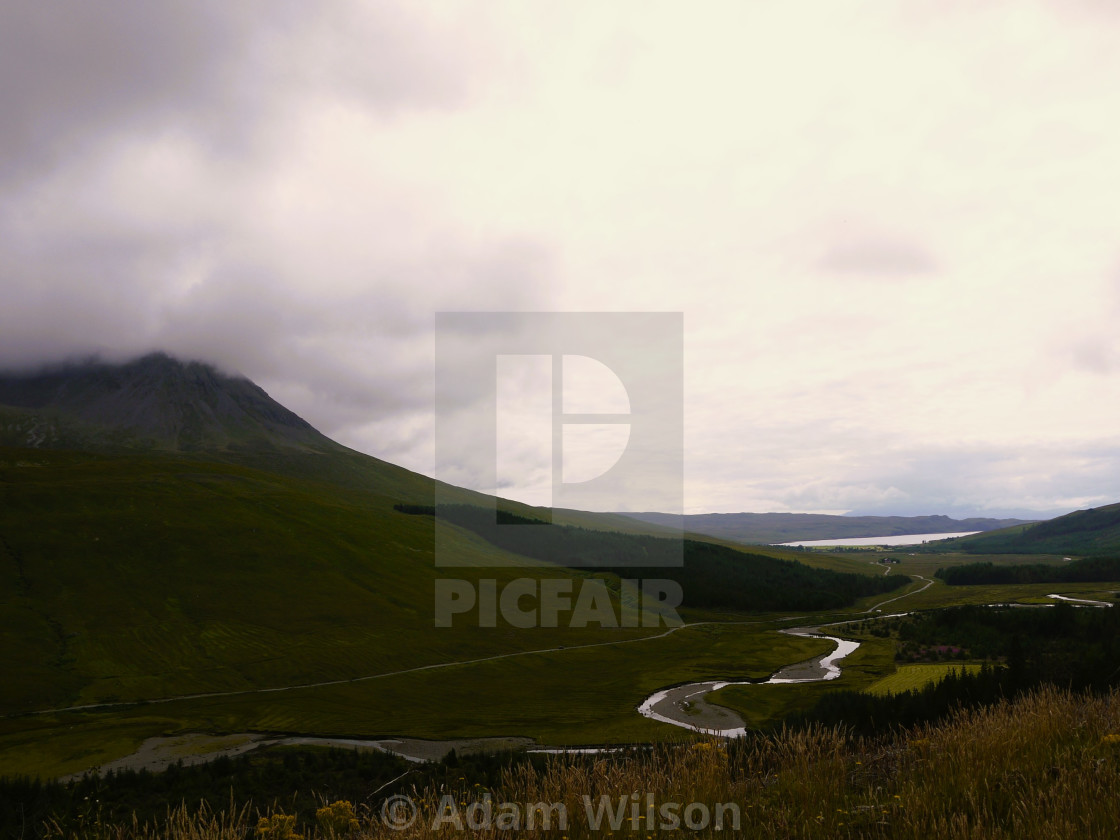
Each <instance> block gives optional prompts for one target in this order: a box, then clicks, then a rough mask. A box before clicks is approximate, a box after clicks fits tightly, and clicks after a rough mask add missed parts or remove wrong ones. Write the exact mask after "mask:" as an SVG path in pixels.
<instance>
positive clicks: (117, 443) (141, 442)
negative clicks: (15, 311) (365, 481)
mask: <svg viewBox="0 0 1120 840" xmlns="http://www.w3.org/2000/svg"><path fill="white" fill-rule="evenodd" d="M0 443H5V444H8V445H15V446H47V447H59V448H86V447H94V448H98V449H101V448H106V447H108V448H117V447H127V448H134V447H145V448H157V449H170V450H180V451H194V450H214V449H218V450H222V449H276V448H282V449H292V448H295V449H312V450H321V449H328V448H335V447H336V446H337V444H334V443H333V442H332V441H330V440H329V439H328V438H326V437H324V436H323V435H321V434H320V433H319V432H318V431H316V430H315V429H314V428H313V427H312V426H311V424H310V423H308V422H307V421H305V420H303V419H302V418H300V417H298V416H297V415H296V414H294V413H293V412H291V411H289V410H288V409H286V408H284V406H282V405H280V404H279V403H278V402H276V401H275V400H273V399H272V398H271V397H269V396H268V394H267V393H265V391H264V390H263V389H262V388H260V387H259V386H258V385H256V384H254V383H253V382H251V381H250V380H248V379H246V378H244V377H242V376H231V375H229V374H225V373H222V372H221V371H219V370H218V369H217V368H215V367H213V366H212V365H209V364H206V363H204V362H198V361H181V360H179V359H176V358H174V357H172V356H169V355H168V354H166V353H162V352H157V353H149V354H148V355H145V356H141V357H140V358H137V359H133V360H132V361H128V362H124V363H122V364H114V363H110V362H104V361H100V360H96V359H94V360H88V361H83V362H69V363H66V364H61V365H53V366H50V367H45V368H41V369H39V370H37V371H33V372H23V373H0Z"/></svg>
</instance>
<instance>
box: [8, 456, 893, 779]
mask: <svg viewBox="0 0 1120 840" xmlns="http://www.w3.org/2000/svg"><path fill="white" fill-rule="evenodd" d="M208 457H212V456H208ZM223 457H225V458H226V461H225V462H224V463H218V462H214V461H212V460H203V459H202V458H201V457H196V456H190V455H183V454H174V453H165V454H152V453H148V454H144V455H140V454H116V455H112V456H109V455H93V454H83V453H75V452H66V451H59V450H25V449H19V450H16V449H8V450H0V540H2V541H0V628H2V629H3V632H4V637H5V644H4V646H3V648H2V649H0V671H2V672H3V673H4V674H5V676H6V679H5V680H4V684H3V690H2V691H0V713H5V714H12V713H16V714H18V713H25V712H28V711H34V710H42V709H52V708H59V707H68V706H71V705H78V704H86V703H99V702H106V701H136V700H141V701H142V700H153V699H160V698H166V697H170V696H174V695H178V694H186V693H189V694H194V693H205V692H215V691H235V692H251V691H254V690H259V689H261V688H265V687H274V686H283V685H289V684H292V683H303V682H315V681H320V680H332V679H351V678H358V677H364V676H369V675H375V674H384V673H387V672H392V671H396V670H400V669H407V668H412V667H415V666H419V665H426V664H434V663H443V662H456V661H462V660H466V659H472V658H475V657H483V656H489V655H494V654H500V653H507V652H516V651H524V650H539V649H542V648H552V647H559V646H564V647H566V648H567V649H566V650H564V651H562V652H560V653H557V654H539V655H534V656H530V657H525V658H518V659H511V660H502V661H501V662H495V663H479V664H477V665H473V666H462V667H457V668H454V669H447V670H441V671H438V672H435V671H433V672H420V673H414V674H406V675H402V676H399V677H392V678H387V679H384V680H380V681H378V680H372V681H368V682H360V683H354V684H352V685H351V684H346V685H336V686H326V687H323V688H315V689H301V690H298V691H294V692H286V693H281V694H268V695H261V694H240V695H236V696H233V697H226V698H208V699H197V700H190V701H176V702H173V703H160V704H157V705H141V706H133V707H125V708H114V709H109V710H100V711H89V712H83V713H78V712H70V713H61V714H49V715H38V716H33V717H26V716H23V717H15V718H8V719H6V720H2V721H0V752H2V753H3V757H2V758H0V772H2V771H5V770H6V771H14V770H33V771H35V772H45V773H53V772H65V771H67V770H76V769H82V768H84V767H86V766H89V764H90V763H97V761H96V760H94V759H91V758H90V755H91V754H92V755H95V756H96V757H97V759H99V760H106V759H108V758H111V757H114V756H115V755H119V754H121V752H122V751H123V752H127V751H129V750H130V749H131V748H133V747H134V746H135V745H136V744H138V743H139V740H141V739H142V738H143V737H145V736H148V735H153V734H158V733H160V732H163V731H176V730H180V729H184V728H186V729H190V728H203V729H212V730H217V731H232V730H240V729H246V728H248V729H269V730H273V729H283V730H297V731H303V732H317V733H324V734H327V733H346V734H352V735H362V734H365V735H375V734H386V733H392V732H396V733H401V732H408V733H410V734H418V735H429V736H433V737H434V736H439V735H449V734H453V733H477V734H483V733H486V734H491V733H494V732H508V733H511V734H521V733H528V734H531V735H534V736H536V737H540V738H543V739H545V740H554V741H565V740H566V741H569V742H572V741H577V742H578V741H583V742H586V741H594V740H618V739H622V740H626V739H634V738H640V737H656V736H657V735H659V734H660V735H662V736H667V737H673V736H674V735H675V734H676V733H675V731H674V730H673V729H672V728H671V727H666V726H664V725H661V724H655V723H651V722H649V721H646V720H645V719H643V718H640V717H639V716H637V715H636V714H634V711H633V709H634V706H635V705H636V704H637V703H638V702H639V701H640V700H641V699H642V698H643V697H644V695H645V694H646V693H648V692H649V691H652V690H654V689H656V688H658V687H661V686H663V685H665V684H668V683H671V682H676V681H682V680H688V679H693V678H699V677H710V676H725V675H734V674H736V673H747V672H750V673H752V674H756V675H761V674H765V673H769V672H771V671H772V670H774V669H776V668H778V667H780V666H781V665H783V664H786V663H787V662H788V661H789V660H790V659H791V658H794V659H796V658H802V657H804V656H808V655H810V654H811V653H814V652H815V651H816V647H819V643H814V642H811V641H806V640H790V639H787V638H786V637H775V636H774V634H771V633H768V632H765V630H766V629H767V627H768V626H769V625H767V626H762V625H758V626H755V625H748V626H738V627H733V628H727V629H726V630H725V631H724V632H723V633H722V634H721V635H720V639H719V640H718V643H717V642H716V641H713V639H714V638H715V637H713V636H712V632H711V631H701V630H700V629H697V630H689V631H682V632H681V633H679V634H675V635H674V636H672V637H668V638H666V639H662V640H655V641H650V642H640V643H638V644H640V645H645V646H646V647H644V648H639V647H638V646H637V645H627V646H625V647H622V648H598V649H591V650H585V651H581V650H577V649H574V648H576V646H578V645H581V644H587V643H594V642H603V641H618V640H623V639H629V638H638V637H641V636H645V635H649V634H650V632H651V631H648V630H641V629H599V628H595V627H593V628H589V629H586V630H575V629H570V628H565V627H561V628H558V629H554V630H549V629H544V628H541V629H536V630H533V631H530V632H524V631H522V632H515V631H511V630H508V629H501V628H497V629H480V628H477V627H470V626H469V625H467V626H459V625H457V626H456V628H455V629H454V631H442V630H438V629H436V628H434V627H433V626H432V619H431V607H430V604H431V599H432V591H433V581H434V579H435V578H436V577H437V576H439V575H440V572H439V570H438V569H436V568H435V566H434V563H433V557H432V527H433V524H432V521H431V520H430V519H428V518H426V517H414V516H406V515H403V514H400V513H397V512H395V511H393V509H392V506H393V504H394V503H395V502H397V501H401V500H405V501H408V500H430V499H431V482H430V480H428V479H425V478H423V477H422V476H417V475H415V474H413V473H410V472H408V471H407V470H403V469H400V468H397V467H393V466H391V465H385V464H381V465H380V466H379V467H376V468H371V464H372V465H374V466H376V465H377V464H379V463H380V462H374V461H373V459H369V458H366V457H365V456H360V455H358V454H357V453H344V454H343V455H342V456H338V457H323V456H322V455H316V454H314V453H306V452H288V453H282V454H277V453H273V454H272V455H271V456H267V457H268V459H269V460H270V461H271V463H272V465H273V467H274V470H277V471H264V470H262V469H257V468H256V467H254V466H246V465H245V463H244V462H248V463H250V464H252V463H259V464H261V465H263V464H264V462H265V460H266V456H265V455H263V454H262V455H260V456H254V455H251V454H248V455H247V454H244V453H242V454H240V455H237V456H234V455H227V456H223ZM236 460H240V461H242V462H243V463H241V464H238V463H234V461H236ZM463 493H464V498H466V499H469V500H474V499H475V498H477V494H470V493H467V492H466V491H463ZM510 506H511V507H513V508H515V509H518V508H524V506H516V505H510ZM614 519H615V518H614V517H603V518H600V517H596V516H592V515H589V516H588V518H587V521H586V524H587V525H589V526H592V527H600V528H610V527H611V526H612V525H613V524H614ZM441 527H442V526H441ZM629 527H631V528H632V529H634V530H643V529H645V526H641V525H640V524H637V523H630V525H629ZM645 530H648V529H645ZM451 536H452V538H453V539H454V540H457V548H458V550H459V551H461V552H464V553H468V554H470V553H473V554H474V555H475V556H477V557H478V558H479V560H480V562H485V563H501V562H503V561H509V562H512V563H516V564H517V565H518V566H524V565H525V559H524V558H516V557H512V556H510V557H505V556H503V554H502V552H501V551H500V550H498V549H496V548H495V547H494V546H492V545H489V544H487V543H484V542H482V541H481V540H479V539H478V538H477V537H475V536H474V535H471V534H469V533H466V532H458V531H452V532H451ZM789 554H791V553H789V552H775V555H776V556H783V555H785V556H788V555H789ZM843 565H844V566H845V568H846V570H851V571H861V572H864V571H865V572H867V573H870V574H873V573H874V570H873V569H870V567H867V568H861V567H860V566H855V565H852V566H850V567H849V565H848V564H846V563H845V564H843ZM468 571H469V570H468ZM524 573H525V572H524V570H523V569H519V568H511V569H506V570H503V569H500V568H496V569H486V570H484V571H483V572H482V573H475V575H474V576H478V575H479V574H482V575H484V576H487V577H496V578H498V579H499V581H504V580H508V579H510V578H513V577H518V576H522V575H524ZM456 574H457V575H459V574H462V573H461V572H456ZM549 574H550V576H552V575H557V576H572V577H580V576H583V575H584V573H583V572H579V571H572V570H565V569H557V568H554V567H553V568H551V569H550V572H549ZM462 576H464V577H470V576H472V575H471V574H462ZM686 617H688V616H686ZM703 617H704V616H703V615H702V614H697V615H693V616H691V618H692V619H696V618H703ZM732 618H735V617H734V616H732ZM761 618H764V617H761ZM775 639H778V640H780V643H778V644H775ZM752 669H753V670H752ZM588 674H595V675H596V680H595V682H593V683H592V682H588V680H587V675H588ZM465 698H469V702H465V703H464V702H462V700H463V699H465Z"/></svg>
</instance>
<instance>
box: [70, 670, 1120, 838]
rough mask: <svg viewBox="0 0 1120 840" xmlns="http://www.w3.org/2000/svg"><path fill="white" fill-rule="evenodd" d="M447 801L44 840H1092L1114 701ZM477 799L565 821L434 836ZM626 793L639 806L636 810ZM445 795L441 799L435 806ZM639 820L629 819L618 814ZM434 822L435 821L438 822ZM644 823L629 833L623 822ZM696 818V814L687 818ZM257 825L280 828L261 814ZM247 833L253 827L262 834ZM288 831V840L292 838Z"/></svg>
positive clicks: (840, 735)
mask: <svg viewBox="0 0 1120 840" xmlns="http://www.w3.org/2000/svg"><path fill="white" fill-rule="evenodd" d="M459 785H460V786H459V787H458V788H457V789H433V788H429V789H423V790H413V791H412V792H411V795H412V798H413V800H414V801H415V802H416V803H417V804H418V805H419V807H420V816H419V818H418V819H417V820H416V821H415V822H414V823H413V824H412V825H411V826H409V827H408V828H406V829H405V830H403V831H395V830H392V829H390V828H388V827H386V826H385V825H384V824H383V822H382V820H381V818H380V806H381V802H380V801H379V800H378V797H374V798H372V799H371V800H370V802H369V803H368V804H360V805H359V806H358V807H357V809H356V811H357V814H356V816H357V818H358V822H357V825H356V827H355V824H354V823H345V825H346V827H345V829H344V830H343V831H341V832H338V831H334V830H332V829H331V828H330V827H329V826H327V829H326V830H323V829H322V828H319V827H317V826H295V825H292V823H291V822H290V821H288V820H282V819H272V820H268V821H266V822H263V823H258V819H259V818H260V817H261V815H258V814H249V813H248V812H247V811H245V812H241V813H238V814H233V815H229V814H218V815H215V814H213V813H209V812H204V813H200V814H189V813H187V811H186V810H185V809H182V808H180V809H178V810H175V811H173V812H172V814H171V816H170V819H169V820H168V822H167V824H166V825H165V826H164V827H163V828H162V829H157V828H156V827H153V826H139V825H135V824H134V825H122V826H99V827H98V828H97V830H96V831H86V832H83V833H73V832H71V833H67V832H61V831H56V832H55V835H54V836H73V837H79V836H80V837H94V836H97V837H105V838H121V840H126V838H127V839H128V840H131V838H155V837H167V838H173V839H174V840H186V838H192V840H193V838H197V840H217V838H249V837H262V838H263V837H277V838H279V837H285V833H284V832H286V831H287V832H289V833H288V834H287V837H288V838H291V837H294V836H303V837H328V836H336V837H340V836H347V837H354V838H367V837H378V838H381V837H400V838H426V837H452V836H460V835H461V836H472V837H515V836H526V835H528V836H538V835H539V836H556V837H561V836H565V837H568V838H577V837H600V836H611V835H612V834H613V835H617V836H632V837H655V836H673V835H675V834H682V835H689V836H698V837H713V836H718V837H726V836H730V835H732V834H734V833H736V832H735V831H734V828H733V826H732V823H731V817H730V816H729V814H728V813H727V812H725V822H724V827H723V829H722V830H718V829H717V828H716V827H715V825H714V820H713V821H711V823H710V824H709V826H708V827H707V828H705V829H702V830H699V831H693V830H690V829H688V828H687V827H685V825H684V824H683V814H684V813H685V811H684V808H683V806H684V805H687V804H688V803H693V802H697V803H703V804H704V805H705V806H706V807H707V808H708V809H709V810H710V812H712V813H714V809H715V807H716V805H717V803H735V804H736V805H737V806H738V812H739V815H740V817H739V819H740V822H739V832H740V833H742V834H743V835H744V836H748V837H752V838H753V837H763V838H810V837H812V838H817V837H883V838H921V840H932V838H985V840H987V839H988V838H1016V839H1017V840H1018V838H1055V840H1058V839H1059V838H1060V840H1067V838H1071V837H1080V838H1095V837H1115V836H1117V835H1118V830H1120V693H1118V692H1113V693H1111V694H1108V695H1098V696H1078V695H1072V694H1070V693H1068V692H1064V691H1060V690H1057V689H1053V688H1044V689H1040V690H1038V691H1036V692H1034V693H1032V694H1029V695H1026V696H1024V697H1022V698H1020V699H1018V700H1016V701H1014V702H1012V703H1007V702H1005V703H1001V704H998V705H996V706H992V707H989V708H985V709H979V710H973V711H963V712H959V713H957V714H956V715H954V716H953V717H952V718H951V719H949V720H948V721H946V722H943V723H940V724H934V725H927V726H922V727H918V728H916V729H914V730H911V731H909V732H906V733H899V734H896V735H893V736H887V737H883V738H874V739H872V738H854V737H851V736H850V735H848V734H846V733H845V732H844V731H842V730H839V729H826V728H822V727H815V728H809V729H806V730H803V731H790V730H785V731H782V732H779V733H776V734H773V735H769V736H760V737H758V738H753V739H745V740H744V741H742V742H737V743H731V744H724V743H720V742H717V741H702V742H698V743H696V744H693V745H691V746H687V747H676V748H659V749H655V750H650V751H647V752H637V753H634V754H630V755H626V756H614V757H610V756H601V757H600V756H594V757H590V758H585V759H572V758H563V757H558V758H557V759H556V760H555V761H551V762H549V763H547V764H546V765H543V766H542V767H540V768H534V767H533V766H532V765H530V764H527V763H523V764H515V765H513V766H512V767H511V768H510V769H509V770H508V771H507V772H506V773H505V775H504V776H503V778H502V780H501V782H500V783H499V784H498V785H496V786H495V787H494V788H493V789H491V790H489V791H484V790H483V789H482V788H480V787H478V786H476V785H472V784H471V782H470V781H469V780H467V779H463V780H461V782H460V783H459ZM487 792H488V793H489V794H490V795H491V797H492V800H493V802H494V803H495V813H497V804H498V803H503V802H515V803H521V805H522V806H524V805H525V804H526V803H535V802H545V803H554V802H556V803H560V802H562V803H564V805H565V807H566V810H567V813H568V822H567V827H566V828H564V829H559V828H557V822H556V820H555V816H554V817H553V820H552V830H550V831H541V830H540V828H539V825H540V821H539V820H538V822H537V825H538V828H537V829H535V830H531V831H530V830H526V828H525V825H526V820H525V818H524V816H523V817H522V828H521V830H520V831H503V830H499V829H498V828H497V827H496V826H493V827H490V828H488V829H482V830H477V831H475V830H470V829H467V830H465V831H462V832H460V831H458V830H456V829H455V828H454V827H453V825H452V824H451V823H452V821H449V820H444V825H443V826H442V827H440V828H436V829H433V827H432V821H433V820H434V819H435V818H436V817H437V816H438V815H439V814H440V810H439V809H440V805H441V802H442V803H443V804H444V805H446V804H447V803H448V802H453V803H454V804H455V806H456V807H457V808H458V809H459V813H460V816H461V818H462V819H463V821H464V823H465V822H466V820H467V815H466V806H468V805H469V804H470V803H471V802H475V801H478V800H480V799H481V798H482V797H483V795H484V794H485V793H487ZM633 794H637V795H638V796H637V800H635V799H634V797H633V796H632V795H633ZM585 795H586V796H588V797H590V799H591V801H592V803H593V805H596V806H597V805H598V804H599V803H600V797H602V796H606V797H607V798H608V800H609V801H611V802H613V803H617V802H619V801H624V802H625V804H626V810H625V815H624V819H623V822H622V824H621V825H620V826H619V827H618V828H617V829H616V830H614V831H613V832H612V831H611V830H610V828H609V825H608V822H607V821H606V820H604V822H603V826H602V830H601V831H594V830H591V828H590V826H589V825H588V820H587V817H586V808H585V804H584V800H583V797H584V796H585ZM650 795H652V798H653V801H654V803H655V809H656V808H658V807H660V806H661V805H662V804H664V803H669V802H676V803H681V806H682V807H681V809H680V810H679V811H678V812H677V813H678V816H680V817H681V818H682V825H681V827H680V828H679V829H677V830H675V831H669V830H662V828H660V827H659V824H660V823H661V822H662V819H661V816H660V815H659V814H658V813H656V812H655V814H654V819H653V821H652V825H649V822H650V820H649V819H648V818H647V816H646V815H647V812H646V801H647V800H646V797H647V796H650ZM448 796H450V797H451V799H450V800H448V799H446V798H445V797H448ZM633 801H638V802H639V803H640V804H639V807H638V809H637V810H635V811H631V810H630V806H629V803H630V802H633ZM444 813H445V815H446V811H445V812H444ZM635 813H640V819H637V820H632V819H631V816H632V814H635ZM698 813H699V812H698V811H693V816H694V817H696V816H697V814H698ZM264 816H266V817H277V815H273V814H266V815H264ZM258 825H260V826H261V828H260V829H258ZM291 832H294V833H291Z"/></svg>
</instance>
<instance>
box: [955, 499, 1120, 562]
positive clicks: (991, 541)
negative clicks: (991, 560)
mask: <svg viewBox="0 0 1120 840" xmlns="http://www.w3.org/2000/svg"><path fill="white" fill-rule="evenodd" d="M937 547H938V549H939V550H945V551H964V552H968V553H970V554H1070V555H1078V556H1086V555H1099V554H1120V504H1113V505H1105V506H1104V507H1098V508H1090V509H1088V510H1076V511H1074V512H1073V513H1067V514H1066V515H1065V516H1059V517H1057V518H1056V519H1049V520H1047V521H1045V522H1038V523H1035V524H1032V525H1019V526H1016V527H1012V528H1004V529H1002V530H999V531H992V532H990V533H986V534H974V535H972V536H970V537H960V538H958V539H955V540H946V541H945V542H944V543H939V544H938V546H937Z"/></svg>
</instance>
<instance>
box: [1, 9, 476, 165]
mask: <svg viewBox="0 0 1120 840" xmlns="http://www.w3.org/2000/svg"><path fill="white" fill-rule="evenodd" d="M3 15H4V16H3V25H2V26H0V113H2V114H3V115H4V119H3V120H2V121H0V183H2V182H5V181H7V182H11V181H12V180H13V179H16V180H21V181H26V180H28V179H29V178H33V177H34V176H35V175H36V174H37V173H39V172H41V171H43V170H46V169H50V168H51V167H53V166H54V165H56V164H57V163H58V162H59V161H62V160H68V159H71V158H73V157H74V156H75V155H83V154H87V155H88V154H90V153H91V151H92V150H93V149H95V148H96V147H97V146H98V144H100V143H106V142H109V143H111V142H113V141H114V140H115V139H118V138H120V137H121V136H124V135H130V134H131V135H135V134H137V133H139V134H152V133H155V132H158V131H163V130H167V129H168V128H173V129H174V130H176V131H179V132H182V133H185V134H187V135H189V136H191V137H192V138H194V139H195V140H196V141H199V142H203V143H206V144H207V145H209V146H211V147H214V148H217V149H223V148H224V149H230V148H232V149H237V148H240V147H244V146H245V144H246V143H252V142H253V141H254V139H255V138H258V137H260V136H262V135H263V129H264V125H262V120H264V118H265V117H266V116H267V115H268V113H269V112H270V111H271V110H273V109H275V108H276V107H277V105H278V103H279V102H280V101H281V100H282V99H287V100H290V99H292V98H293V96H295V98H296V99H298V98H299V97H298V94H299V93H300V92H301V91H302V92H304V93H307V92H310V91H315V90H323V89H329V90H331V91H332V95H335V96H338V95H343V96H349V97H350V98H353V99H355V100H357V101H359V102H360V103H361V104H362V105H363V106H365V107H368V108H370V109H372V110H374V111H377V112H384V113H391V112H395V111H397V110H399V109H401V108H403V107H410V106H419V107H429V106H435V107H446V106H450V105H454V104H456V103H458V102H461V101H462V100H463V97H464V96H465V93H466V91H467V89H468V86H469V80H470V78H471V75H472V74H471V71H470V69H469V68H470V64H469V62H468V61H467V54H466V50H467V49H468V48H469V46H470V45H464V44H463V43H462V42H461V39H458V38H457V37H456V33H455V32H454V31H452V30H450V29H448V28H446V27H443V28H440V27H438V26H435V25H429V24H428V22H426V21H425V20H424V19H422V18H421V17H420V16H419V14H418V13H417V12H416V10H415V9H414V8H413V7H400V6H389V5H387V4H376V5H373V6H369V7H361V9H360V10H355V7H353V6H352V5H349V4H343V3H337V2H328V3H324V4H315V5H313V6H306V7H304V8H299V7H297V6H296V5H294V4H286V3H271V2H267V1H266V0H250V2H248V3H246V2H240V3H229V2H221V0H203V2H199V0H169V2H160V3H135V2H128V0H100V1H99V2H97V3H86V2H73V1H71V2H39V0H12V2H9V3H7V4H5V9H4V13H3Z"/></svg>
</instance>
